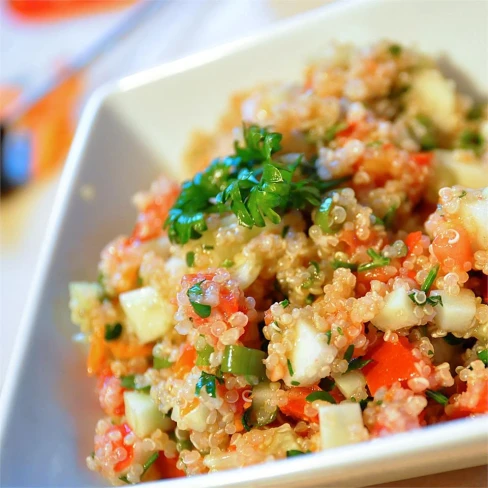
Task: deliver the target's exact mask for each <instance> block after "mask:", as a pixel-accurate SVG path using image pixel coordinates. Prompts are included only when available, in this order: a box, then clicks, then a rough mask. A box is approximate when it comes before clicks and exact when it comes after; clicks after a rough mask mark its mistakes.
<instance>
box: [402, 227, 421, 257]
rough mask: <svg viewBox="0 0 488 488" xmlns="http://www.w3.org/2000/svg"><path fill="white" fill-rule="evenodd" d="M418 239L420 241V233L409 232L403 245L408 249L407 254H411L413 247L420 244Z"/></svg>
mask: <svg viewBox="0 0 488 488" xmlns="http://www.w3.org/2000/svg"><path fill="white" fill-rule="evenodd" d="M420 239H422V232H421V231H419V230H418V231H417V232H410V234H408V236H407V238H406V239H405V244H406V245H407V247H408V253H409V254H411V253H412V252H413V250H414V248H415V246H416V245H417V244H418V243H419V242H420Z"/></svg>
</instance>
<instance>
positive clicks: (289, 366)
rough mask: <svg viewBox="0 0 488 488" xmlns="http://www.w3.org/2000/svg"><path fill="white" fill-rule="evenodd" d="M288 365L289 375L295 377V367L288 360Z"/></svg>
mask: <svg viewBox="0 0 488 488" xmlns="http://www.w3.org/2000/svg"><path fill="white" fill-rule="evenodd" d="M286 365H287V366H288V373H290V376H293V375H294V374H295V372H294V371H293V366H292V364H291V361H290V360H289V359H287V360H286Z"/></svg>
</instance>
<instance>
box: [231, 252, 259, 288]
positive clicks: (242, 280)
mask: <svg viewBox="0 0 488 488" xmlns="http://www.w3.org/2000/svg"><path fill="white" fill-rule="evenodd" d="M262 268H263V262H262V259H261V258H260V257H259V256H257V255H256V254H255V253H248V254H243V253H240V254H238V255H237V256H236V258H235V265H234V266H233V267H232V268H231V269H230V270H229V271H230V273H231V275H232V277H233V278H234V279H235V280H237V282H238V283H239V286H240V287H241V288H242V289H243V290H245V289H246V288H247V287H249V286H250V285H252V284H253V283H254V282H255V281H256V279H257V277H258V276H259V273H260V272H261V269H262Z"/></svg>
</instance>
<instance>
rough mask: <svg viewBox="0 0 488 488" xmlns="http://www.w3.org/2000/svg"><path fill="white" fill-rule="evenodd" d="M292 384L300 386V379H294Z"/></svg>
mask: <svg viewBox="0 0 488 488" xmlns="http://www.w3.org/2000/svg"><path fill="white" fill-rule="evenodd" d="M291 384H292V385H293V386H300V382H299V381H292V382H291Z"/></svg>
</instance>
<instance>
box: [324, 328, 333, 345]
mask: <svg viewBox="0 0 488 488" xmlns="http://www.w3.org/2000/svg"><path fill="white" fill-rule="evenodd" d="M324 334H325V336H326V337H327V344H330V339H331V338H332V331H331V330H328V331H327V332H324Z"/></svg>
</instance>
